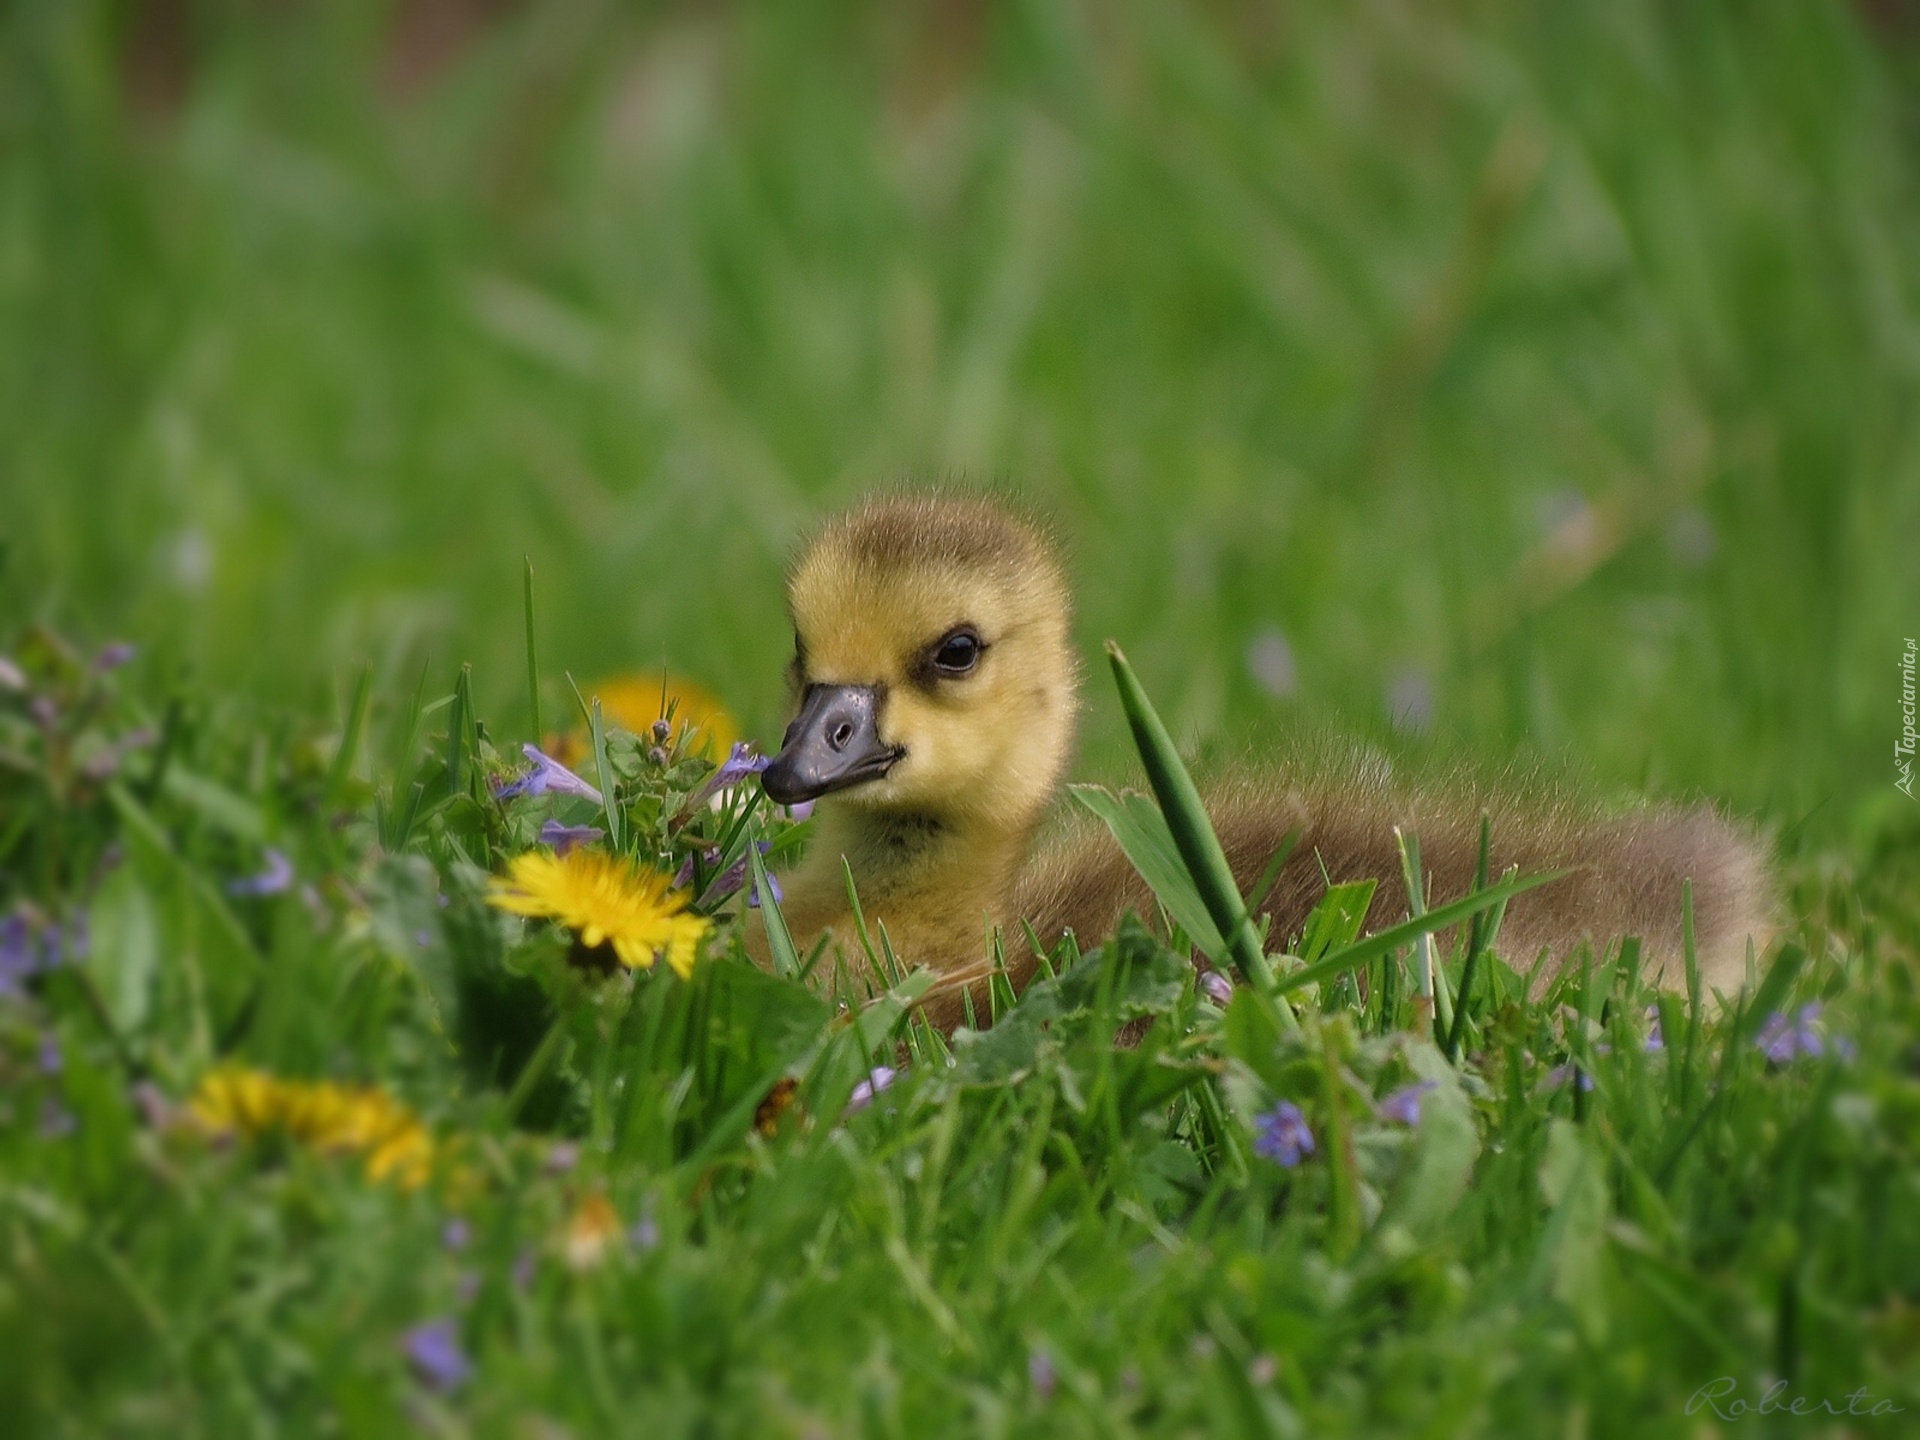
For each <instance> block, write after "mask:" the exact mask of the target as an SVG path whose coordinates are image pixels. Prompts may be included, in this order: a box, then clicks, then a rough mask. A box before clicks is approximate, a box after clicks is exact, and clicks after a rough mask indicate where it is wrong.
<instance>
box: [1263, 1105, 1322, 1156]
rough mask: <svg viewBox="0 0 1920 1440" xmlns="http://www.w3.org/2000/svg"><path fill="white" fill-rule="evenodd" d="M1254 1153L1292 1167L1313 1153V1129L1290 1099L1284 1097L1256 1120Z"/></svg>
mask: <svg viewBox="0 0 1920 1440" xmlns="http://www.w3.org/2000/svg"><path fill="white" fill-rule="evenodd" d="M1253 1153H1254V1154H1256V1155H1259V1156H1261V1157H1262V1158H1263V1159H1267V1160H1271V1161H1273V1163H1274V1164H1276V1165H1281V1166H1285V1167H1286V1168H1287V1169H1292V1168H1293V1167H1294V1166H1295V1165H1298V1164H1299V1163H1300V1161H1301V1159H1302V1158H1303V1157H1305V1156H1308V1155H1311V1154H1313V1131H1312V1130H1311V1129H1310V1128H1309V1127H1308V1125H1307V1117H1306V1116H1305V1115H1304V1114H1302V1113H1301V1111H1300V1107H1299V1106H1298V1105H1295V1104H1294V1103H1293V1102H1292V1101H1291V1100H1282V1101H1280V1102H1279V1103H1278V1104H1277V1105H1275V1106H1274V1107H1273V1109H1271V1110H1269V1111H1267V1112H1266V1113H1265V1114H1262V1115H1256V1116H1255V1117H1254V1121H1253Z"/></svg>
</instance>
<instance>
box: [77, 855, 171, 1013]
mask: <svg viewBox="0 0 1920 1440" xmlns="http://www.w3.org/2000/svg"><path fill="white" fill-rule="evenodd" d="M87 926H88V930H89V932H90V935H91V945H90V949H89V953H88V956H87V971H88V973H89V974H90V975H91V976H92V977H93V982H94V986H95V988H96V989H97V990H98V992H99V995H100V1002H101V1004H102V1006H103V1007H104V1008H105V1009H106V1012H107V1018H108V1019H109V1020H111V1021H112V1022H113V1026H114V1028H115V1029H116V1030H118V1031H119V1032H120V1035H121V1037H122V1038H123V1039H127V1038H131V1037H133V1036H134V1035H136V1034H138V1033H139V1031H140V1030H141V1029H142V1028H143V1027H144V1026H145V1025H146V1023H147V1017H148V1016H149V1014H151V1012H152V1010H153V978H154V974H155V972H156V971H157V970H158V968H159V964H160V917H159V915H158V913H157V912H156V910H155V907H154V903H153V897H152V896H150V895H148V894H147V891H146V887H145V886H143V885H142V884H141V883H140V881H139V879H138V877H137V876H135V875H134V873H133V870H132V868H131V867H129V866H125V865H122V866H120V867H119V868H117V869H115V870H113V871H112V872H110V873H109V874H108V876H107V878H106V879H105V880H103V881H102V882H101V884H100V888H99V890H98V891H97V892H95V894H94V897H93V908H92V909H91V910H90V911H89V912H88V915H87Z"/></svg>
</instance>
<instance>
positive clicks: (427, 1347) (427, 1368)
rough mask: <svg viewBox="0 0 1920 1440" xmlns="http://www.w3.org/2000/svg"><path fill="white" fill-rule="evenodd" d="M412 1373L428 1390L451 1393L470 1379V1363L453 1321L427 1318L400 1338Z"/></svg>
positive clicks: (471, 1368) (444, 1393)
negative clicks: (461, 1346)
mask: <svg viewBox="0 0 1920 1440" xmlns="http://www.w3.org/2000/svg"><path fill="white" fill-rule="evenodd" d="M400 1348H401V1350H402V1351H403V1352H404V1353H405V1354H406V1357H407V1363H408V1364H410V1365H412V1366H413V1373H414V1374H415V1375H417V1376H418V1377H419V1378H420V1381H421V1383H422V1384H424V1385H426V1386H427V1387H428V1388H429V1389H432V1390H437V1391H439V1392H440V1393H441V1394H442V1395H451V1394H452V1393H453V1392H454V1391H455V1390H458V1389H459V1388H460V1387H461V1386H462V1385H464V1384H466V1383H467V1381H468V1380H469V1379H470V1378H472V1375H473V1362H472V1361H471V1360H469V1359H467V1356H466V1352H465V1351H464V1350H462V1349H461V1348H460V1335H459V1332H458V1331H457V1330H456V1329H455V1328H454V1323H453V1321H452V1320H428V1321H426V1322H425V1323H423V1324H420V1325H416V1326H414V1327H413V1329H411V1330H409V1331H407V1333H406V1334H405V1335H402V1336H401V1337H400Z"/></svg>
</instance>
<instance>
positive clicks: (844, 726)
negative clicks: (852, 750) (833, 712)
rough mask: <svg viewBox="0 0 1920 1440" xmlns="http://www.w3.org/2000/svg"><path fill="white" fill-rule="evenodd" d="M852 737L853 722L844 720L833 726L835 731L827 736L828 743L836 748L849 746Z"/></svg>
mask: <svg viewBox="0 0 1920 1440" xmlns="http://www.w3.org/2000/svg"><path fill="white" fill-rule="evenodd" d="M852 739H853V725H852V722H850V721H846V720H842V721H841V722H840V723H839V724H838V725H836V726H834V727H833V733H832V734H831V735H829V736H828V737H827V743H828V744H829V745H831V746H833V748H834V749H835V750H844V749H846V748H847V743H848V742H849V741H850V740H852Z"/></svg>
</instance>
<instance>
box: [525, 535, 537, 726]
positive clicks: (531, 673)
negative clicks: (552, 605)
mask: <svg viewBox="0 0 1920 1440" xmlns="http://www.w3.org/2000/svg"><path fill="white" fill-rule="evenodd" d="M525 559H526V562H527V568H526V573H525V577H524V591H523V593H524V595H525V598H526V615H527V719H528V721H529V722H530V723H531V724H532V726H533V732H532V733H533V743H534V744H536V745H538V744H539V743H540V734H541V726H540V658H539V652H538V651H537V649H536V648H535V646H534V639H533V557H532V556H531V555H529V556H526V557H525Z"/></svg>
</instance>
